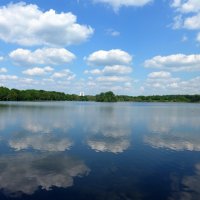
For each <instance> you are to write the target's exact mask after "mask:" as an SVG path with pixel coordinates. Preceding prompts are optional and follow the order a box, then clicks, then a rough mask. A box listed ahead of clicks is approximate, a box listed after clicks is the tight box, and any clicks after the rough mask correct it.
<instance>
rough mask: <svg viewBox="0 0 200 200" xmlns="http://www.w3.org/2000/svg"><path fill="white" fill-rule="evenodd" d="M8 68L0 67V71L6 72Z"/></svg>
mask: <svg viewBox="0 0 200 200" xmlns="http://www.w3.org/2000/svg"><path fill="white" fill-rule="evenodd" d="M7 71H8V70H7V69H6V68H4V67H2V68H0V73H6V72H7Z"/></svg>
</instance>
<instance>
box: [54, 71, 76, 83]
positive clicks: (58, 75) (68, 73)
mask: <svg viewBox="0 0 200 200" xmlns="http://www.w3.org/2000/svg"><path fill="white" fill-rule="evenodd" d="M51 77H52V78H55V79H60V78H64V79H66V80H73V79H74V78H75V77H76V75H75V74H74V73H73V72H71V71H70V70H69V69H64V70H62V71H60V72H55V73H54V74H53V75H52V76H51Z"/></svg>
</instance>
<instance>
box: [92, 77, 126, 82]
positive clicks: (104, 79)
mask: <svg viewBox="0 0 200 200" xmlns="http://www.w3.org/2000/svg"><path fill="white" fill-rule="evenodd" d="M96 80H97V81H98V82H126V81H129V80H130V78H129V77H126V76H100V77H98V78H97V79H96Z"/></svg>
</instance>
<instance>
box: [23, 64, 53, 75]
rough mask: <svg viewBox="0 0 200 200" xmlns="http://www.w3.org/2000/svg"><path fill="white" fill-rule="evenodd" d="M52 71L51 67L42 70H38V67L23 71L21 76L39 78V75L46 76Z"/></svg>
mask: <svg viewBox="0 0 200 200" xmlns="http://www.w3.org/2000/svg"><path fill="white" fill-rule="evenodd" d="M53 70H54V69H53V68H52V67H48V66H47V67H44V68H40V67H34V68H32V69H27V70H25V71H23V72H22V73H23V74H26V75H29V76H41V75H45V74H48V73H50V72H52V71H53Z"/></svg>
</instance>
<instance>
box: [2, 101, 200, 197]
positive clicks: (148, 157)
mask: <svg viewBox="0 0 200 200" xmlns="http://www.w3.org/2000/svg"><path fill="white" fill-rule="evenodd" d="M10 199H15V200H22V199H23V200H46V199H48V200H74V199H75V200H93V199H94V200H179V199H180V200H198V199H200V104H186V103H93V102H89V103H84V102H1V103H0V200H10Z"/></svg>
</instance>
